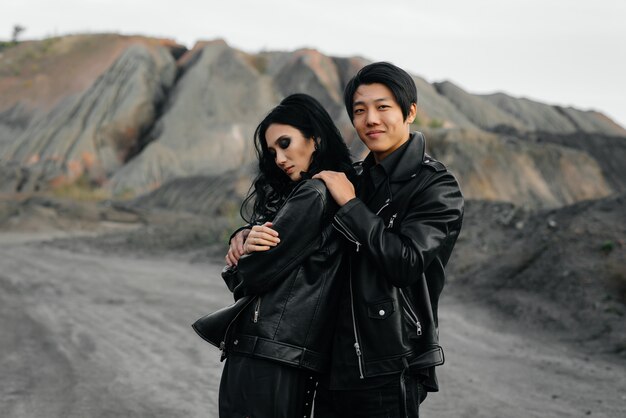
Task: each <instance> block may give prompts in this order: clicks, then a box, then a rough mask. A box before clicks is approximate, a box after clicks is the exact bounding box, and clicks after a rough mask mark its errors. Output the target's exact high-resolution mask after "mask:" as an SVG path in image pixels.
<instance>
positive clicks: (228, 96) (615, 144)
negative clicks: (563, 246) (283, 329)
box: [0, 35, 626, 208]
mask: <svg viewBox="0 0 626 418" xmlns="http://www.w3.org/2000/svg"><path fill="white" fill-rule="evenodd" d="M366 62H367V61H366V60H364V59H361V58H337V57H328V56H325V55H323V54H321V53H319V52H317V51H315V50H309V49H306V50H298V51H293V52H260V53H258V54H248V53H244V52H242V51H239V50H236V49H234V48H231V47H229V46H228V45H227V44H226V43H225V42H224V41H220V40H217V41H211V42H199V43H198V44H197V45H196V46H195V47H194V48H192V49H191V50H186V49H185V48H184V47H182V46H180V45H176V44H175V43H173V42H171V41H168V40H162V39H149V38H143V37H126V36H119V35H75V36H67V37H60V38H50V39H45V40H42V41H30V42H23V43H20V44H17V45H15V46H12V47H8V48H5V49H3V50H2V51H0V192H5V193H14V192H31V191H37V190H44V189H48V188H53V187H57V186H58V185H60V184H65V183H71V182H74V181H76V180H77V179H82V180H85V179H87V180H88V181H89V182H91V183H93V184H96V185H100V186H102V187H105V188H107V190H109V191H110V192H111V193H112V194H113V196H116V195H117V196H119V195H129V194H135V195H139V194H142V193H146V192H150V191H152V190H155V189H157V188H158V187H160V186H162V185H164V184H166V183H167V182H168V181H172V180H175V179H180V178H185V177H189V176H219V175H222V174H224V173H239V171H238V170H239V169H243V171H242V173H250V168H249V167H250V163H251V161H252V160H253V153H252V142H251V136H252V132H253V130H254V127H255V126H256V124H257V123H258V121H259V120H260V119H261V118H262V117H263V115H264V114H265V113H266V112H267V111H268V109H269V108H271V106H273V105H275V104H276V103H277V102H278V101H279V100H280V99H281V98H282V97H284V96H286V95H288V94H290V93H292V92H305V93H309V94H311V95H313V96H315V97H316V98H318V99H319V100H320V101H321V102H322V103H323V104H324V106H325V107H326V108H327V109H328V110H329V112H330V113H331V115H332V116H333V118H334V120H335V121H336V123H337V124H338V126H339V127H340V129H341V131H342V133H343V134H344V136H345V137H346V140H347V141H348V142H349V144H351V149H352V151H353V153H354V155H355V157H360V156H362V155H363V154H364V152H365V150H364V148H363V146H362V144H361V143H360V141H358V140H356V138H355V135H354V132H353V129H352V127H351V124H350V122H349V119H348V118H347V116H346V115H345V111H344V110H343V105H342V99H341V95H342V89H343V86H344V84H345V82H346V81H347V80H348V79H349V77H350V76H351V75H352V74H354V73H355V72H356V71H357V70H358V69H359V68H360V67H362V66H363V65H364V64H365V63H366ZM415 81H416V84H417V86H418V92H419V93H418V94H419V111H418V118H417V120H416V124H415V125H414V128H415V129H420V130H426V131H428V134H429V135H430V137H432V144H431V146H430V148H431V150H432V152H433V153H435V154H436V155H437V156H438V157H440V158H441V159H443V160H444V162H446V163H448V164H449V165H450V166H451V168H452V170H453V171H455V172H457V173H458V174H459V178H460V181H461V183H462V186H463V188H464V190H465V193H466V195H467V196H468V197H470V198H475V199H489V200H498V201H501V200H503V201H510V202H514V203H516V204H524V205H526V206H530V207H539V208H541V207H558V206H562V205H565V204H569V203H572V202H576V201H579V200H584V199H595V198H602V197H605V196H608V195H610V194H612V193H614V192H622V191H624V190H625V188H626V180H624V179H626V175H625V174H626V173H625V172H624V170H625V169H624V164H623V161H624V158H626V145H625V144H626V142H625V138H626V131H625V130H624V129H623V128H622V127H620V126H618V125H617V124H615V123H614V122H612V121H611V120H610V119H608V118H607V117H606V116H604V115H602V114H600V113H597V112H584V111H580V110H576V109H570V108H562V107H559V106H551V105H547V104H543V103H537V102H533V101H530V100H527V99H518V98H513V97H510V96H506V95H504V94H495V95H488V96H480V95H473V94H470V93H467V92H465V91H463V90H462V89H461V88H459V87H457V86H455V85H454V84H452V83H450V82H443V83H435V84H434V85H433V84H429V83H428V82H426V81H425V80H424V79H422V78H420V77H418V76H415ZM546 143H549V145H547V144H546ZM235 175H239V174H235Z"/></svg>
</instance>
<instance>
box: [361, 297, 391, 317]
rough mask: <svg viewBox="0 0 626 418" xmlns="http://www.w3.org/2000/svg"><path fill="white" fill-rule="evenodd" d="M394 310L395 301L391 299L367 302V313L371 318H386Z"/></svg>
mask: <svg viewBox="0 0 626 418" xmlns="http://www.w3.org/2000/svg"><path fill="white" fill-rule="evenodd" d="M395 310H396V309H395V301H394V300H393V299H386V300H381V301H379V302H374V303H368V304H367V315H368V316H369V317H370V318H372V319H387V318H389V316H390V315H391V314H392V313H394V312H395Z"/></svg>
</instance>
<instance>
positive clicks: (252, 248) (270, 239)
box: [243, 222, 280, 254]
mask: <svg viewBox="0 0 626 418" xmlns="http://www.w3.org/2000/svg"><path fill="white" fill-rule="evenodd" d="M272 226H273V225H272V223H271V222H265V223H264V224H263V225H255V226H253V227H252V230H251V231H250V234H249V235H248V237H247V238H246V242H245V243H244V245H243V249H244V251H243V252H244V254H250V253H253V252H257V251H267V250H269V249H270V248H271V247H275V246H276V245H278V243H279V242H280V238H278V232H276V231H275V230H273V229H272Z"/></svg>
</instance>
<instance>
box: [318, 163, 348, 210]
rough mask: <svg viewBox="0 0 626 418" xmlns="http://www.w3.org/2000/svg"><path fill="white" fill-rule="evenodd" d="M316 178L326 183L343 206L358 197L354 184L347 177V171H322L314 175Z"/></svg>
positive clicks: (336, 200)
mask: <svg viewBox="0 0 626 418" xmlns="http://www.w3.org/2000/svg"><path fill="white" fill-rule="evenodd" d="M313 178H314V179H320V180H322V181H323V182H324V183H326V187H328V191H329V192H330V194H331V195H332V197H333V199H335V202H337V204H338V205H339V206H343V205H345V204H346V203H348V202H349V201H350V200H352V199H354V198H355V197H356V192H355V191H354V186H353V185H352V183H350V180H348V178H347V177H346V175H345V173H341V172H337V171H328V170H325V171H320V172H319V173H317V174H316V175H314V176H313Z"/></svg>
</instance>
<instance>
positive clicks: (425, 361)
mask: <svg viewBox="0 0 626 418" xmlns="http://www.w3.org/2000/svg"><path fill="white" fill-rule="evenodd" d="M402 362H403V363H404V369H403V370H402V373H401V374H400V399H402V403H401V404H400V413H401V414H402V416H403V417H406V418H417V417H419V403H420V402H421V399H420V398H421V393H420V390H424V388H422V387H420V386H421V385H419V384H418V387H417V396H418V399H416V400H415V405H408V403H407V401H408V399H407V387H406V376H407V374H409V375H411V374H415V373H416V372H417V371H418V370H421V369H424V368H426V367H432V366H441V365H442V364H443V363H444V357H443V350H442V349H441V347H435V348H432V349H430V350H428V351H426V352H425V353H423V354H420V355H419V356H417V357H415V358H414V359H412V360H411V361H410V362H409V361H408V360H407V359H406V358H403V359H402Z"/></svg>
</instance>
